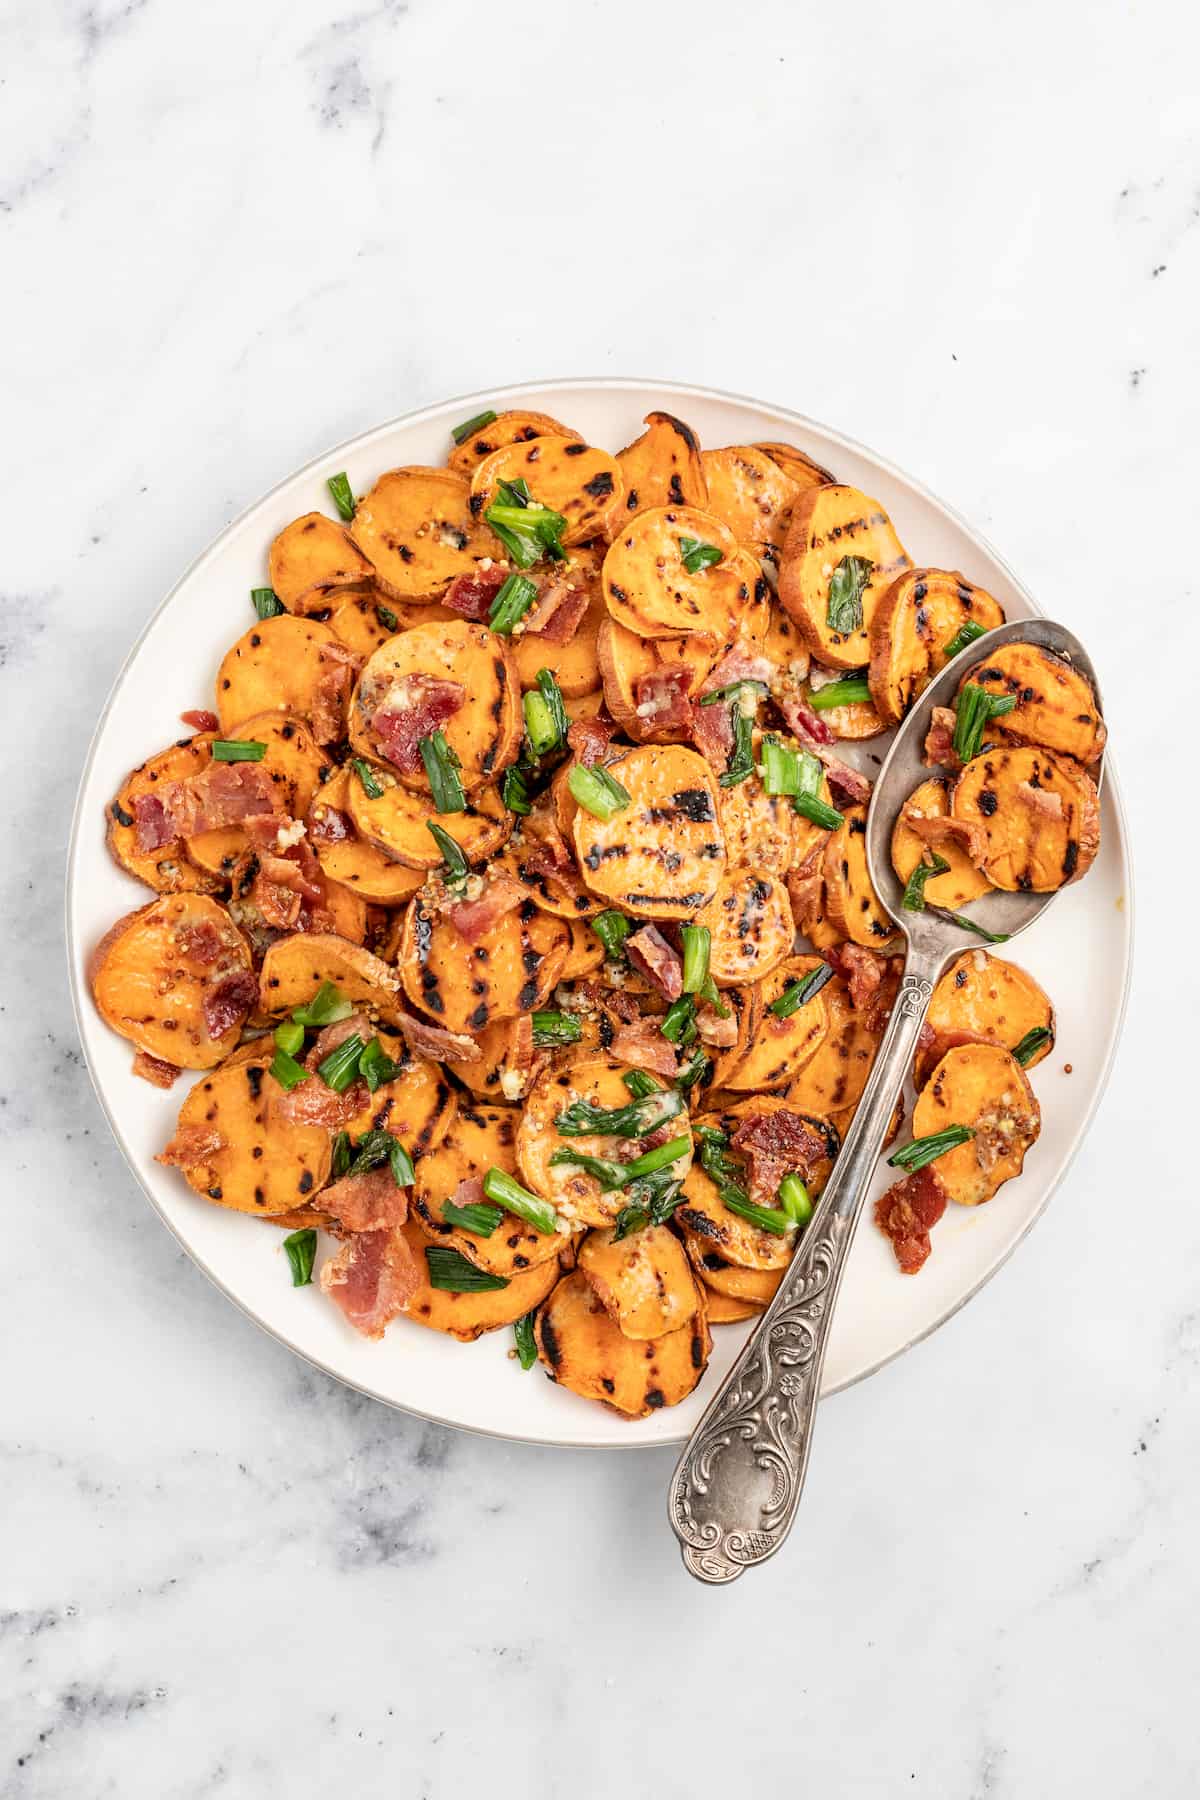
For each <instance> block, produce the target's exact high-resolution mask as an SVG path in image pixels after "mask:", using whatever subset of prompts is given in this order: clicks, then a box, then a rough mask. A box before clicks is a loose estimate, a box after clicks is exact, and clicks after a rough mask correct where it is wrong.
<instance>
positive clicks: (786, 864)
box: [718, 734, 809, 879]
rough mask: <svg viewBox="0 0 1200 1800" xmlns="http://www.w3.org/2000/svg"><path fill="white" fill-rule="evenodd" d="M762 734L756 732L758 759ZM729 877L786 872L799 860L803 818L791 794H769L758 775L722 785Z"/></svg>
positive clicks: (720, 806)
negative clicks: (747, 873)
mask: <svg viewBox="0 0 1200 1800" xmlns="http://www.w3.org/2000/svg"><path fill="white" fill-rule="evenodd" d="M760 743H761V734H756V739H755V746H754V748H755V758H756V760H757V758H758V753H759V744H760ZM718 805H719V809H720V815H721V831H722V833H723V834H724V838H725V855H726V858H727V862H728V870H729V878H730V879H733V878H734V876H735V872H741V871H744V870H747V869H750V870H753V871H754V872H755V873H756V874H761V875H779V876H783V875H786V874H787V872H788V870H789V869H790V868H791V867H792V865H793V864H794V863H795V862H796V860H797V851H798V849H799V847H800V831H799V829H798V828H799V826H800V825H802V824H803V825H807V824H808V823H809V821H808V820H807V819H805V820H801V818H800V815H799V814H798V813H797V811H796V809H795V807H794V806H793V805H792V802H791V799H790V797H789V796H788V795H787V794H768V793H767V792H766V790H765V788H764V787H763V785H762V782H761V781H760V780H759V778H758V776H757V775H751V776H750V777H749V778H748V779H747V780H746V781H739V782H738V783H737V785H736V787H729V788H722V789H721V790H720V792H719V795H718Z"/></svg>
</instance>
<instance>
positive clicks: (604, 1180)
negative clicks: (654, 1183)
mask: <svg viewBox="0 0 1200 1800" xmlns="http://www.w3.org/2000/svg"><path fill="white" fill-rule="evenodd" d="M550 1165H551V1167H552V1168H556V1169H557V1168H573V1169H582V1170H583V1172H584V1174H585V1175H590V1176H591V1177H592V1180H593V1181H598V1182H599V1183H600V1187H601V1189H602V1191H603V1192H604V1193H606V1194H607V1193H611V1191H612V1190H613V1188H619V1187H624V1185H625V1178H626V1171H627V1170H628V1168H629V1166H630V1165H629V1164H628V1163H621V1162H614V1161H613V1160H612V1159H611V1158H610V1157H607V1156H586V1155H585V1154H584V1152H583V1151H582V1150H568V1149H565V1148H564V1149H561V1150H554V1151H551V1154H550Z"/></svg>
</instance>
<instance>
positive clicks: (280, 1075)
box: [271, 1050, 309, 1094]
mask: <svg viewBox="0 0 1200 1800" xmlns="http://www.w3.org/2000/svg"><path fill="white" fill-rule="evenodd" d="M271 1074H272V1075H273V1076H274V1077H275V1079H276V1081H277V1082H278V1083H279V1085H280V1087H281V1088H284V1089H285V1090H286V1091H287V1092H288V1093H289V1094H290V1093H291V1091H292V1089H293V1088H294V1087H299V1086H300V1083H301V1082H302V1081H307V1080H308V1077H309V1070H308V1069H303V1068H301V1066H300V1064H299V1063H298V1062H297V1061H296V1059H295V1057H294V1056H289V1054H288V1052H287V1051H286V1050H276V1052H275V1056H274V1058H273V1060H272V1063H271Z"/></svg>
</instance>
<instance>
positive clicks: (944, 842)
mask: <svg viewBox="0 0 1200 1800" xmlns="http://www.w3.org/2000/svg"><path fill="white" fill-rule="evenodd" d="M950 785H951V784H950V781H949V780H948V779H947V777H946V776H944V775H933V776H931V777H930V779H929V780H928V781H923V782H922V783H921V785H920V787H918V788H914V789H913V791H912V793H911V794H910V795H909V796H908V799H907V800H906V801H905V802H904V805H903V806H902V807H901V808H900V811H899V812H898V813H897V815H896V823H895V825H894V826H893V828H892V867H893V868H894V869H895V871H896V874H897V876H898V877H899V879H900V880H901V881H907V880H908V878H909V876H910V875H911V874H912V872H913V870H914V869H915V868H916V866H917V864H918V863H919V862H921V861H923V860H924V858H925V850H926V846H927V845H928V848H929V849H930V850H931V851H932V853H933V854H934V855H935V856H940V857H941V859H942V861H943V862H946V863H949V865H950V867H949V868H948V869H947V870H946V872H945V874H943V875H931V876H930V877H929V880H928V881H927V882H926V883H925V899H926V901H927V902H928V904H929V905H930V906H945V907H948V908H949V909H950V910H951V911H952V912H956V911H957V910H958V908H959V907H961V906H965V905H966V904H967V902H968V900H978V898H979V896H980V895H981V894H986V893H988V892H989V891H990V889H991V883H990V882H989V881H988V878H987V876H986V875H982V874H980V872H979V870H978V869H977V868H976V867H975V864H974V863H973V862H972V861H971V859H970V857H969V856H968V855H967V853H966V850H965V849H964V847H963V845H962V844H961V843H957V842H955V840H954V839H953V838H944V839H939V840H938V841H936V842H931V841H930V838H929V837H928V836H923V835H922V834H921V829H920V827H921V821H922V820H924V819H944V818H945V817H946V816H947V814H948V813H949V811H950Z"/></svg>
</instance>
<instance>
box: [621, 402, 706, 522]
mask: <svg viewBox="0 0 1200 1800" xmlns="http://www.w3.org/2000/svg"><path fill="white" fill-rule="evenodd" d="M645 424H646V429H645V431H643V433H642V435H641V437H639V438H635V439H634V441H633V443H632V444H629V445H627V446H626V448H625V449H624V450H622V451H620V452H619V453H618V455H617V461H618V462H619V463H620V465H621V474H622V475H623V477H624V480H625V511H626V512H627V513H628V514H629V516H630V518H632V517H633V515H634V513H639V512H645V511H646V510H647V508H649V507H652V506H698V507H701V508H703V507H704V506H705V505H706V504H707V501H708V488H707V485H706V483H705V480H704V465H703V462H702V461H701V456H700V444H699V441H698V440H697V437H696V434H695V432H694V431H693V430H692V428H691V426H690V425H685V424H684V422H683V420H682V419H677V418H675V417H674V415H673V414H671V413H667V412H650V413H647V414H646V419H645Z"/></svg>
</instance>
